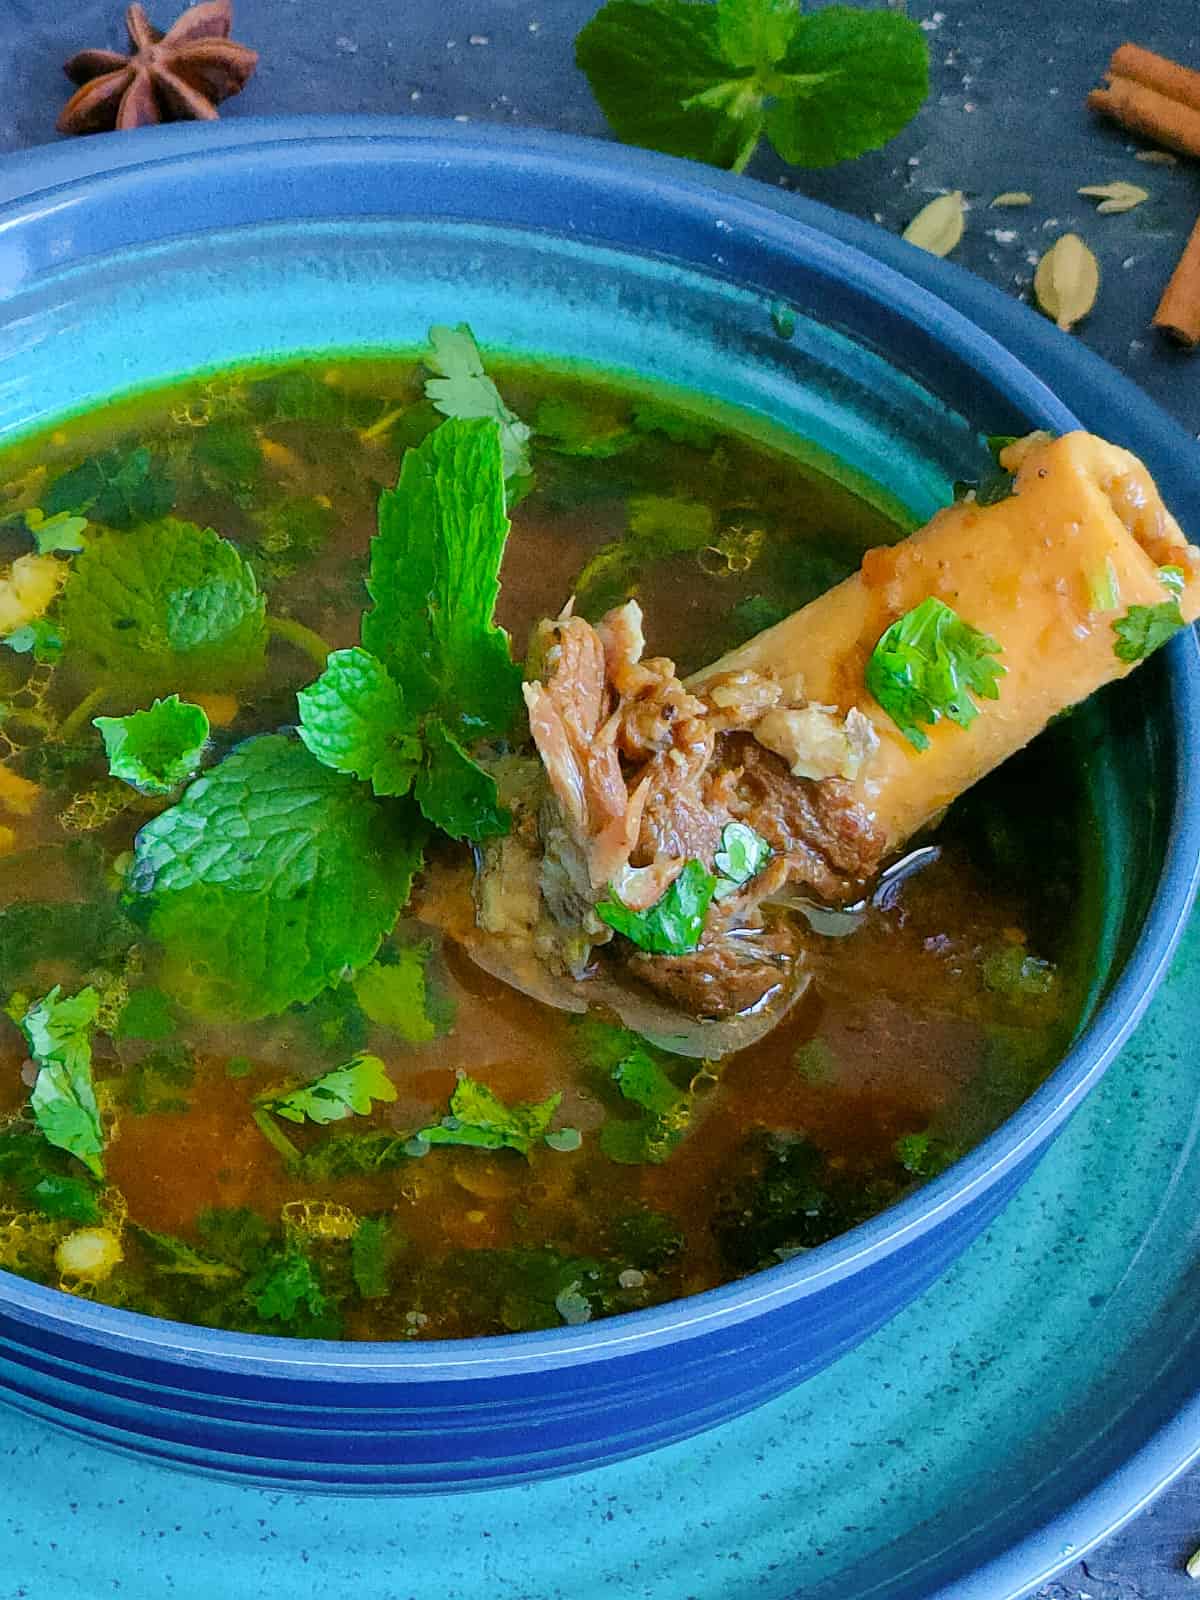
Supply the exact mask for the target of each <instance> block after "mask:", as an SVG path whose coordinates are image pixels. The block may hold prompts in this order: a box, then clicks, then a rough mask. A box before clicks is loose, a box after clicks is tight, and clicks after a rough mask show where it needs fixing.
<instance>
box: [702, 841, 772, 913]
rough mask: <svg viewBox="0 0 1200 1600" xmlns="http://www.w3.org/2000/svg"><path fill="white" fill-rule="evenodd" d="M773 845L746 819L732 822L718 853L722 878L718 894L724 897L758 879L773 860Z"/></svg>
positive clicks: (717, 862)
mask: <svg viewBox="0 0 1200 1600" xmlns="http://www.w3.org/2000/svg"><path fill="white" fill-rule="evenodd" d="M771 854H772V851H771V846H770V845H769V844H768V843H767V841H766V840H765V839H764V838H763V836H762V834H760V833H755V831H754V829H753V828H751V827H750V826H749V825H748V824H747V823H745V822H729V823H726V825H725V828H724V830H723V832H722V834H721V848H720V849H719V850H718V851H717V853H716V856H715V858H714V859H715V864H716V868H717V871H718V873H719V874H720V879H719V881H718V883H717V887H716V890H715V897H716V899H718V900H724V899H726V898H727V896H729V895H731V894H734V893H735V892H736V891H737V890H738V889H740V888H741V887H742V885H743V884H746V883H749V882H750V879H751V878H755V877H757V876H758V874H759V873H760V872H761V871H762V869H763V868H764V867H765V866H766V864H767V862H768V861H770V859H771Z"/></svg>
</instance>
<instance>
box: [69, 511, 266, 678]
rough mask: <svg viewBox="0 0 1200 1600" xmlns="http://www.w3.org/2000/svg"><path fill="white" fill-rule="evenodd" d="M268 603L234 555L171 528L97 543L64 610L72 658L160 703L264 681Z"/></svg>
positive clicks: (223, 545) (207, 533)
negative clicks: (158, 695)
mask: <svg viewBox="0 0 1200 1600" xmlns="http://www.w3.org/2000/svg"><path fill="white" fill-rule="evenodd" d="M263 612H264V601H263V598H262V596H261V595H260V594H259V592H258V587H257V585H256V583H255V581H254V574H253V572H252V571H251V570H250V568H249V567H248V566H247V565H246V563H245V562H244V561H243V560H242V557H241V555H240V554H239V553H238V551H237V549H236V548H235V546H233V545H232V544H230V543H229V541H228V540H227V539H222V538H221V537H220V536H219V535H218V534H216V533H214V532H213V530H212V529H211V528H199V527H197V526H196V524H195V523H193V522H178V521H176V520H175V519H174V518H167V519H166V520H164V521H162V522H157V523H152V524H150V525H148V526H146V527H142V528H138V529H137V530H136V531H134V532H132V533H128V534H121V535H118V534H105V535H103V536H102V537H100V538H97V539H94V540H93V541H92V542H91V543H90V544H89V545H88V547H87V549H86V550H85V551H84V552H83V553H82V555H80V556H79V557H78V558H77V560H76V561H75V563H74V566H73V567H72V570H71V575H70V577H69V578H68V579H67V584H66V588H65V589H64V591H63V597H62V604H61V612H60V615H61V620H62V623H63V626H64V627H65V629H66V631H67V634H68V636H69V637H70V639H71V648H72V651H75V650H76V649H78V650H79V651H80V652H81V653H82V654H83V655H84V656H86V657H90V659H91V662H92V665H93V667H94V668H95V669H96V670H98V671H99V672H100V673H102V674H103V675H104V677H105V678H107V679H110V680H113V681H115V682H119V683H123V684H128V685H135V686H138V687H140V688H143V689H147V690H150V691H155V690H161V691H162V692H164V693H167V692H170V691H171V690H174V689H178V688H179V687H180V686H181V685H182V686H183V687H185V688H187V689H192V690H199V689H220V690H223V691H228V690H230V689H236V688H238V687H240V686H241V685H243V684H245V683H248V682H250V681H252V680H253V679H254V678H257V677H259V676H260V675H261V673H262V670H263V664H264V651H265V648H266V628H265V625H264V620H263Z"/></svg>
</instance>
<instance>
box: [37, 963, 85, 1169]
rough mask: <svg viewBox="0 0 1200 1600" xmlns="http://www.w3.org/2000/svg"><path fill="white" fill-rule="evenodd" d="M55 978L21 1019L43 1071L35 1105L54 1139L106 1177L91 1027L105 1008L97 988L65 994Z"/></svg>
mask: <svg viewBox="0 0 1200 1600" xmlns="http://www.w3.org/2000/svg"><path fill="white" fill-rule="evenodd" d="M61 994H62V990H61V988H60V987H59V985H58V984H55V986H54V988H53V989H51V991H50V993H49V994H48V995H46V996H45V997H44V998H43V999H41V1000H39V1001H38V1002H37V1004H36V1005H34V1006H31V1007H30V1008H29V1010H28V1011H26V1013H25V1015H24V1017H23V1018H22V1019H21V1030H22V1032H23V1033H24V1035H25V1038H26V1040H27V1041H28V1044H29V1053H30V1055H31V1056H32V1057H33V1059H34V1061H35V1062H36V1063H37V1065H38V1068H39V1071H38V1075H37V1079H36V1080H35V1082H34V1086H33V1094H32V1096H31V1097H30V1105H31V1106H32V1108H33V1115H34V1120H35V1121H36V1122H37V1125H38V1127H39V1128H40V1129H41V1131H42V1133H43V1134H44V1135H45V1137H46V1139H47V1140H48V1141H49V1143H50V1144H52V1145H55V1146H57V1147H58V1149H60V1150H66V1151H67V1152H68V1154H70V1155H73V1156H75V1157H76V1158H77V1159H78V1160H80V1161H82V1162H83V1164H84V1166H85V1167H86V1168H87V1169H88V1171H89V1172H90V1173H91V1174H92V1175H93V1177H96V1178H103V1176H104V1163H103V1162H102V1160H101V1159H100V1157H101V1152H102V1151H103V1149H104V1132H103V1129H102V1128H101V1126H100V1112H99V1108H98V1107H97V1105H96V1090H95V1087H94V1085H93V1083H92V1043H91V1033H92V1027H93V1025H94V1024H95V1021H96V1017H97V1016H98V1014H99V1011H100V996H99V995H98V994H97V993H96V991H95V989H93V988H90V987H89V988H86V989H81V990H80V991H79V993H78V994H77V995H72V996H70V997H69V998H68V999H66V1000H63V999H60V998H59V996H60V995H61Z"/></svg>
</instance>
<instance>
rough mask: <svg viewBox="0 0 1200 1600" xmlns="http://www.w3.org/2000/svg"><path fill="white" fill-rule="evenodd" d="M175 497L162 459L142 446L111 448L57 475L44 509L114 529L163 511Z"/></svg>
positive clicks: (51, 512)
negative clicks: (88, 518) (82, 517)
mask: <svg viewBox="0 0 1200 1600" xmlns="http://www.w3.org/2000/svg"><path fill="white" fill-rule="evenodd" d="M173 500H174V490H173V489H172V487H171V482H170V480H169V478H168V477H167V476H166V473H165V471H164V469H163V465H162V463H161V462H160V461H158V460H157V459H156V458H155V457H154V456H153V455H152V454H151V453H150V451H149V450H147V449H146V448H145V446H144V445H142V446H139V447H138V448H137V449H136V450H131V451H130V452H129V453H128V454H126V453H125V452H124V451H122V450H109V451H106V452H105V453H104V454H103V455H99V456H89V457H88V459H87V460H86V461H84V462H81V463H80V465H79V466H77V467H74V468H72V469H71V471H70V472H64V473H63V474H62V475H61V476H60V477H58V478H56V479H55V480H54V482H53V483H52V484H51V485H50V488H49V490H48V491H47V492H46V494H45V495H44V496H43V499H42V506H41V509H42V514H43V515H44V516H45V517H47V518H50V517H54V516H57V515H58V514H59V513H60V512H67V513H70V514H71V515H74V516H82V515H87V516H88V517H90V519H91V520H92V521H93V522H103V523H104V524H105V525H106V526H107V527H110V528H129V527H132V526H133V524H134V523H135V522H151V521H153V520H154V519H155V518H157V517H161V516H164V515H165V514H166V513H167V512H168V511H169V510H170V509H171V505H172V502H173Z"/></svg>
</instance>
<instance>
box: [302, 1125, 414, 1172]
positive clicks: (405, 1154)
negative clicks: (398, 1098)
mask: <svg viewBox="0 0 1200 1600" xmlns="http://www.w3.org/2000/svg"><path fill="white" fill-rule="evenodd" d="M411 1143H412V1141H411V1139H410V1137H409V1135H408V1134H407V1133H388V1132H386V1131H385V1130H383V1129H381V1128H375V1129H370V1130H368V1131H367V1132H365V1133H349V1132H339V1133H331V1134H329V1135H328V1136H327V1137H326V1138H324V1139H321V1140H319V1141H318V1142H317V1143H316V1144H314V1145H313V1146H312V1148H311V1149H310V1150H308V1151H306V1153H305V1154H304V1155H303V1156H302V1157H301V1158H300V1170H301V1171H302V1172H303V1174H304V1176H305V1177H306V1178H316V1179H324V1178H352V1177H358V1176H360V1175H365V1176H367V1177H375V1176H376V1175H377V1174H379V1173H381V1172H392V1171H394V1170H395V1168H396V1167H402V1166H405V1165H407V1163H408V1162H409V1161H411V1160H412V1159H413V1152H412V1150H411V1149H410V1145H411Z"/></svg>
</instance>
